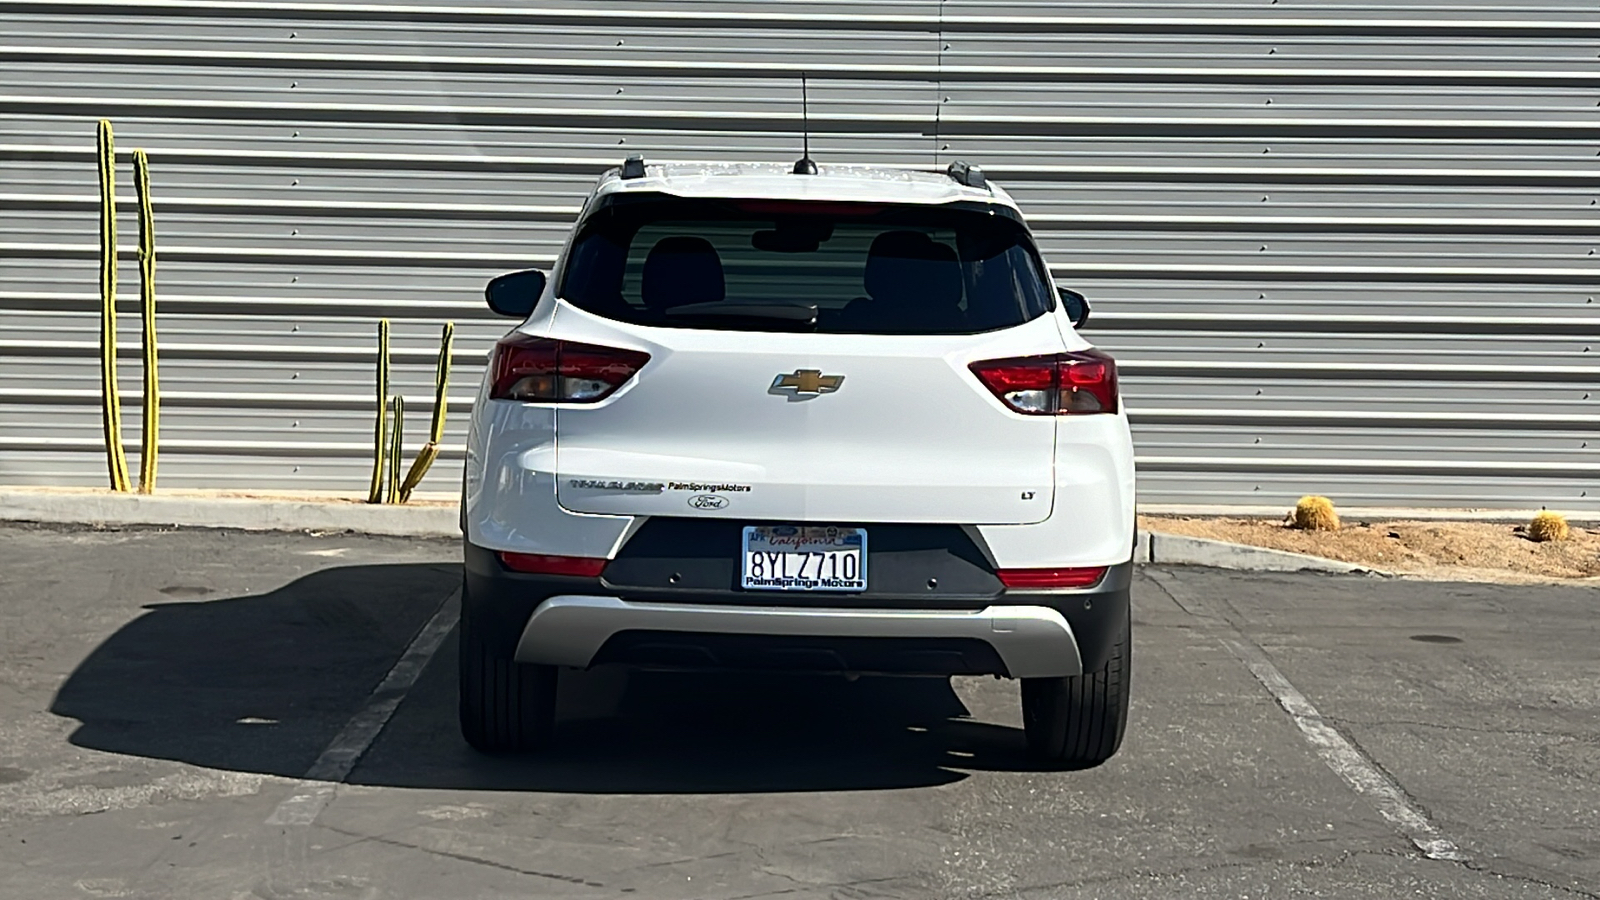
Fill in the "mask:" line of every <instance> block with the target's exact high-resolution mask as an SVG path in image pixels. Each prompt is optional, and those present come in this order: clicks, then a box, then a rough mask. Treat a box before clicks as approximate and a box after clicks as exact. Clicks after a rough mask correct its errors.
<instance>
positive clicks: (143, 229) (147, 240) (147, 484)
mask: <svg viewBox="0 0 1600 900" xmlns="http://www.w3.org/2000/svg"><path fill="white" fill-rule="evenodd" d="M133 188H134V191H135V192H136V193H137V194H138V195H139V309H140V314H141V319H142V325H143V353H144V404H143V406H144V409H143V413H144V419H143V421H144V426H143V428H142V429H141V431H140V435H139V437H140V441H139V493H141V494H149V493H152V492H153V491H155V489H156V452H157V451H156V445H157V442H158V441H159V440H160V437H161V378H160V375H159V373H158V371H157V359H156V357H157V353H156V222H155V214H154V213H153V212H152V211H151V209H150V159H149V157H147V156H145V152H144V151H143V150H135V151H133Z"/></svg>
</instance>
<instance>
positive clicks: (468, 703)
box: [460, 615, 556, 753]
mask: <svg viewBox="0 0 1600 900" xmlns="http://www.w3.org/2000/svg"><path fill="white" fill-rule="evenodd" d="M460 690H461V736H462V737H464V738H466V739H467V743H468V744H471V745H472V747H473V749H475V750H478V751H479V752H482V753H517V752H525V751H528V750H537V749H540V748H542V747H546V746H549V744H550V738H551V735H552V733H553V732H554V731H555V712H556V667H555V666H540V665H530V664H528V663H519V662H517V661H516V660H514V659H507V658H505V657H502V656H499V655H497V654H496V653H495V652H494V649H493V648H491V647H489V646H488V645H487V644H486V643H485V642H483V641H481V640H479V639H478V636H477V635H476V634H475V633H474V628H473V623H472V620H471V618H470V617H469V616H466V615H463V616H462V617H461V683H460Z"/></svg>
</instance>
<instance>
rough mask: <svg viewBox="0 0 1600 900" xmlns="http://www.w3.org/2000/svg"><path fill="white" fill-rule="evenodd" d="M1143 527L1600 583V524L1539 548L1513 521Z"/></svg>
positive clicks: (1355, 559) (1147, 523)
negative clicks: (1323, 527)
mask: <svg viewBox="0 0 1600 900" xmlns="http://www.w3.org/2000/svg"><path fill="white" fill-rule="evenodd" d="M1139 527H1140V528H1142V529H1145V530H1149V531H1164V532H1168V533H1171V534H1183V535H1188V536H1190V537H1199V538H1210V539H1212V540H1217V541H1229V542H1232V543H1236V544H1250V545H1252V546H1256V547H1268V548H1271V549H1273V550H1288V551H1290V552H1293V553H1309V554H1311V555H1313V556H1321V557H1325V558H1328V559H1337V560H1343V561H1344V562H1352V563H1359V564H1361V565H1366V566H1371V567H1373V568H1375V569H1382V570H1384V571H1387V572H1394V573H1396V574H1400V575H1411V576H1416V577H1423V578H1435V579H1444V580H1451V581H1501V582H1533V581H1551V580H1556V581H1573V580H1592V581H1596V582H1600V526H1597V525H1595V524H1592V523H1590V524H1577V523H1574V524H1572V537H1571V538H1570V539H1568V540H1565V541H1559V542H1551V543H1544V544H1540V543H1535V542H1533V541H1531V540H1529V539H1528V538H1527V537H1526V536H1525V535H1524V534H1523V531H1524V528H1523V526H1521V525H1513V524H1510V523H1505V522H1408V521H1385V520H1373V521H1362V520H1359V519H1346V520H1345V522H1344V527H1343V528H1341V529H1339V530H1338V531H1320V532H1311V531H1299V530H1297V529H1294V528H1289V527H1286V526H1285V525H1284V524H1283V522H1282V521H1280V520H1271V519H1244V518H1211V517H1207V518H1198V517H1186V516H1170V517H1169V516H1140V517H1139Z"/></svg>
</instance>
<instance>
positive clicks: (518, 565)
mask: <svg viewBox="0 0 1600 900" xmlns="http://www.w3.org/2000/svg"><path fill="white" fill-rule="evenodd" d="M500 562H501V564H502V565H504V566H505V567H506V568H508V569H510V570H511V571H513V572H527V573H528V574H530V575H582V576H585V577H588V578H593V577H594V576H596V575H599V574H600V572H601V570H602V569H604V568H605V567H606V560H603V559H596V558H594V557H592V556H546V555H545V554H543V553H507V552H505V551H504V550H502V551H501V552H500Z"/></svg>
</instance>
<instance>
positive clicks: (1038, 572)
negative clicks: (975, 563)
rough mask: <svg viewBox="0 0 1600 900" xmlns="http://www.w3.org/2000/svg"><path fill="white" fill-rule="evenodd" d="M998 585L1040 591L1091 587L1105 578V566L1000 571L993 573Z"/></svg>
mask: <svg viewBox="0 0 1600 900" xmlns="http://www.w3.org/2000/svg"><path fill="white" fill-rule="evenodd" d="M995 574H996V575H998V576H1000V583H1001V584H1003V585H1005V586H1006V587H1008V588H1017V589H1020V590H1027V589H1030V588H1031V589H1033V590H1040V589H1045V588H1084V587H1093V586H1094V585H1097V584H1099V583H1100V579H1102V578H1104V577H1106V567H1105V566H1080V567H1077V568H1070V569H1000V570H999V571H997V572H995Z"/></svg>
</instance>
